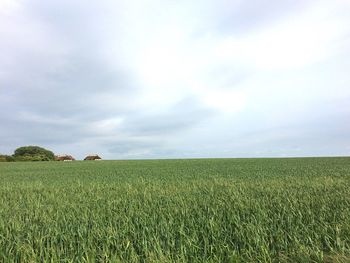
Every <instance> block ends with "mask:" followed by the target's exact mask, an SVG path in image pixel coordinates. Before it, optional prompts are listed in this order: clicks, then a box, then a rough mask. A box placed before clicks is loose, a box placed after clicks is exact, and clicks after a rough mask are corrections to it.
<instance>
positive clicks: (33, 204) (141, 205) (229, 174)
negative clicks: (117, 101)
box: [0, 158, 350, 263]
mask: <svg viewBox="0 0 350 263" xmlns="http://www.w3.org/2000/svg"><path fill="white" fill-rule="evenodd" d="M0 262H128V263H129V262H350V158H300V159H201V160H152V161H95V162H94V161H91V162H79V161H77V162H38V163H0Z"/></svg>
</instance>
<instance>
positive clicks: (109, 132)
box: [0, 0, 350, 159]
mask: <svg viewBox="0 0 350 263" xmlns="http://www.w3.org/2000/svg"><path fill="white" fill-rule="evenodd" d="M0 110H1V114H0V153H5V154H11V153H12V152H13V150H14V149H15V148H16V147H19V146H23V145H40V146H43V147H45V148H48V149H50V150H52V151H54V152H55V153H57V154H64V153H69V154H72V155H73V156H75V157H76V158H82V157H84V156H85V155H86V154H91V153H98V154H100V155H101V156H102V157H103V158H105V159H131V158H188V157H264V156H276V157H277V156H332V155H350V1H348V0H326V1H322V0H321V1H320V0H315V1H306V0H282V1H281V0H269V1H268V0H259V1H258V0H256V1H247V0H226V1H225V0H215V1H214V0H201V1H199V0H198V1H197V0H195V1H187V0H177V1H174V0H172V1H166V0H150V1H142V0H119V1H116V0H99V1H83V0H74V1H72V0H50V1H43V0H0Z"/></svg>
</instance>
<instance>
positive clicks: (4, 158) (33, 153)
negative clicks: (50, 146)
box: [0, 146, 55, 162]
mask: <svg viewBox="0 0 350 263" xmlns="http://www.w3.org/2000/svg"><path fill="white" fill-rule="evenodd" d="M54 160H55V154H54V153H53V152H52V151H50V150H47V149H45V148H42V147H39V146H22V147H19V148H17V149H16V150H15V151H14V153H13V154H12V155H6V154H1V155H0V162H16V161H22V162H23V161H28V162H33V161H54Z"/></svg>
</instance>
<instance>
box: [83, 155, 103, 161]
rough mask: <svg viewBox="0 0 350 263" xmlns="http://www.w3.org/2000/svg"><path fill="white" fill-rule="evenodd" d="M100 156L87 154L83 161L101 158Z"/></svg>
mask: <svg viewBox="0 0 350 263" xmlns="http://www.w3.org/2000/svg"><path fill="white" fill-rule="evenodd" d="M101 159H102V158H101V157H100V156H98V155H97V154H95V155H88V156H86V157H85V158H84V161H94V160H101Z"/></svg>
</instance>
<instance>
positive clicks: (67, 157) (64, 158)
mask: <svg viewBox="0 0 350 263" xmlns="http://www.w3.org/2000/svg"><path fill="white" fill-rule="evenodd" d="M55 161H75V159H74V157H73V156H72V155H68V154H64V155H56V156H55Z"/></svg>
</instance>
